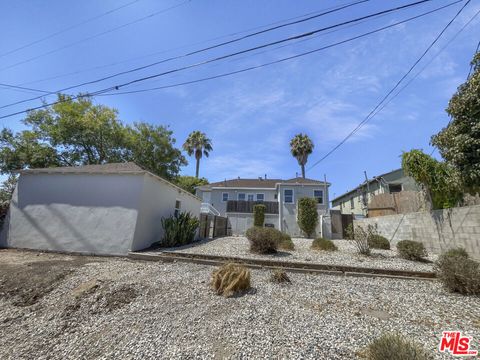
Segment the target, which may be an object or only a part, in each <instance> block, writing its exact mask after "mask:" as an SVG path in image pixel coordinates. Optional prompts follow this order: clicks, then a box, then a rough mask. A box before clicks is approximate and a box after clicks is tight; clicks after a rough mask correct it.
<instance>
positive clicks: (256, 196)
mask: <svg viewBox="0 0 480 360" xmlns="http://www.w3.org/2000/svg"><path fill="white" fill-rule="evenodd" d="M258 195H263V200H258ZM255 199H256V200H257V201H265V194H264V193H256V194H255Z"/></svg>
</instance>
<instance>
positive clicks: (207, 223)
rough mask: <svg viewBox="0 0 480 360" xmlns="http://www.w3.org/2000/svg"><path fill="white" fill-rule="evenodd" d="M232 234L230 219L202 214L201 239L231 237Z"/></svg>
mask: <svg viewBox="0 0 480 360" xmlns="http://www.w3.org/2000/svg"><path fill="white" fill-rule="evenodd" d="M231 234H232V229H231V227H230V222H229V221H228V218H226V217H223V216H216V215H208V214H200V237H201V238H204V239H209V238H216V237H220V236H229V235H231Z"/></svg>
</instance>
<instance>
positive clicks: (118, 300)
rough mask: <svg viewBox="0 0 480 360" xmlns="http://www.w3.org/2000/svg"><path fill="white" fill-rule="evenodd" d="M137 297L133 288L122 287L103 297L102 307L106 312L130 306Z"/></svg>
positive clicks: (128, 286)
mask: <svg viewBox="0 0 480 360" xmlns="http://www.w3.org/2000/svg"><path fill="white" fill-rule="evenodd" d="M137 296H138V292H137V290H136V289H135V288H134V287H133V286H130V285H123V286H120V287H118V288H116V289H112V290H110V291H109V292H107V293H106V294H105V295H104V301H105V303H104V306H105V308H107V309H108V310H116V309H119V308H121V307H123V306H125V305H127V304H130V303H131V302H132V301H133V300H135V298H136V297H137Z"/></svg>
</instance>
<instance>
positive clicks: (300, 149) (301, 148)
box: [290, 133, 314, 179]
mask: <svg viewBox="0 0 480 360" xmlns="http://www.w3.org/2000/svg"><path fill="white" fill-rule="evenodd" d="M313 147H314V145H313V142H312V140H310V138H309V137H308V136H307V134H302V133H300V134H297V135H295V137H294V138H293V139H292V140H291V141H290V151H291V152H292V155H293V156H294V157H295V158H296V159H297V161H298V164H299V165H300V166H301V167H302V177H303V178H304V179H305V164H306V163H307V160H308V155H310V154H311V153H312V151H313Z"/></svg>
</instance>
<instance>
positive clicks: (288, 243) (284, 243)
mask: <svg viewBox="0 0 480 360" xmlns="http://www.w3.org/2000/svg"><path fill="white" fill-rule="evenodd" d="M278 248H279V249H282V250H295V245H294V244H293V241H292V238H291V237H290V235H288V234H285V233H282V239H281V240H280V243H279V244H278Z"/></svg>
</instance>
